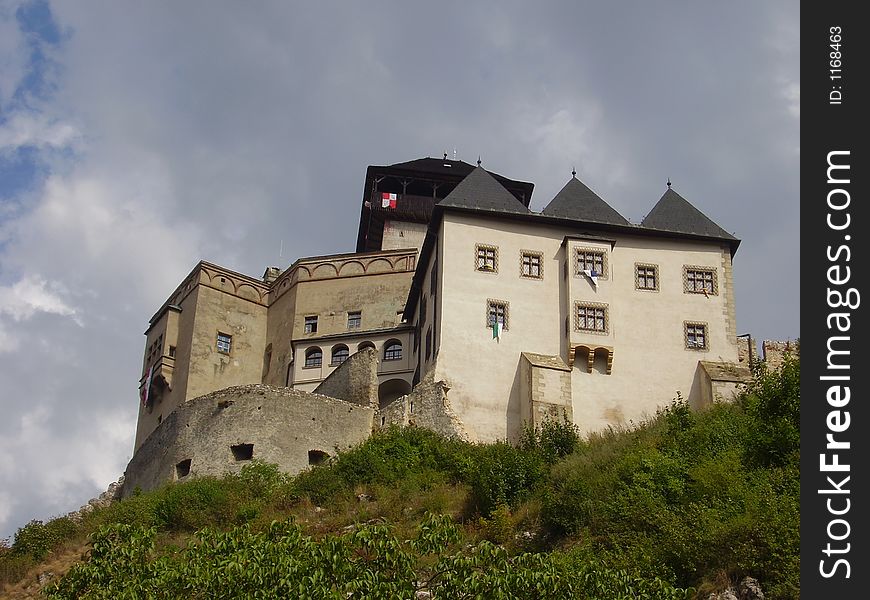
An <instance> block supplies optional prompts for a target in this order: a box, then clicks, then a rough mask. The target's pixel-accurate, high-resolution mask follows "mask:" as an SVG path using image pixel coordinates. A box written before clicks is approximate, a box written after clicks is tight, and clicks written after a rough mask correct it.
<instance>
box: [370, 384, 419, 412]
mask: <svg viewBox="0 0 870 600" xmlns="http://www.w3.org/2000/svg"><path fill="white" fill-rule="evenodd" d="M410 392H411V384H410V383H408V382H407V381H405V380H404V379H388V380H387V381H385V382H383V383H382V384H381V385H380V386H378V405H379V406H380V407H381V408H383V407H385V406H386V405H387V404H389V403H390V402H392V401H393V400H395V399H396V398H398V397H400V396H404V395H405V394H409V393H410Z"/></svg>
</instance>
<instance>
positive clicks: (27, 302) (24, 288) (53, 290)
mask: <svg viewBox="0 0 870 600" xmlns="http://www.w3.org/2000/svg"><path fill="white" fill-rule="evenodd" d="M65 293H66V291H65V290H64V288H63V286H62V285H61V284H59V283H57V282H49V281H46V280H45V279H43V278H42V277H40V276H39V275H27V276H26V277H24V278H23V279H20V280H19V281H16V282H15V283H14V284H12V285H11V286H8V287H0V315H2V314H6V315H9V316H11V317H12V318H13V319H15V320H16V321H21V320H23V319H29V318H30V317H32V316H33V315H34V314H35V313H37V312H44V313H49V314H55V315H62V316H70V315H74V314H75V312H76V311H75V309H74V308H73V307H72V306H70V305H69V304H67V302H65V301H64V300H63V299H62V298H61V296H62V295H64V294H65Z"/></svg>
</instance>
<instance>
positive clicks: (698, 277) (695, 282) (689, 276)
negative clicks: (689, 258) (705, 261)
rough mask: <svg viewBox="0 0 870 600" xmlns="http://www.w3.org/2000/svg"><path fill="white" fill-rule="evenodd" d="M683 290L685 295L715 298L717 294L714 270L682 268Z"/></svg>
mask: <svg viewBox="0 0 870 600" xmlns="http://www.w3.org/2000/svg"><path fill="white" fill-rule="evenodd" d="M683 289H684V290H685V291H686V293H687V294H704V295H705V296H710V295H713V296H715V295H716V294H718V293H719V289H718V286H717V284H716V269H710V268H704V267H689V266H686V267H683Z"/></svg>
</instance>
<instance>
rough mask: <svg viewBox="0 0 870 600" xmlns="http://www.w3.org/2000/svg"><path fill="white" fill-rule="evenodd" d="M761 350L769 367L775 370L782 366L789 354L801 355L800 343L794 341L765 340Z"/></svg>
mask: <svg viewBox="0 0 870 600" xmlns="http://www.w3.org/2000/svg"><path fill="white" fill-rule="evenodd" d="M761 351H762V354H763V356H764V362H765V364H766V365H767V368H768V369H770V370H772V371H774V370H776V369H778V368H780V367H781V366H782V363H783V361H784V360H785V357H786V356H788V355H792V356H800V344H799V343H798V342H794V341H785V342H781V341H776V340H764V341H763V342H761Z"/></svg>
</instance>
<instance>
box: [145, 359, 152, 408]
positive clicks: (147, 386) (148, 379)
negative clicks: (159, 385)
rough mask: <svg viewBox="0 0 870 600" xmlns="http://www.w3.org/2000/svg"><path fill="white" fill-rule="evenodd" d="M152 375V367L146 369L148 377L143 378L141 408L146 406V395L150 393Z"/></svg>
mask: <svg viewBox="0 0 870 600" xmlns="http://www.w3.org/2000/svg"><path fill="white" fill-rule="evenodd" d="M153 375H154V365H151V367H150V368H149V369H148V376H147V377H146V378H145V386H144V387H143V388H142V406H146V405H147V404H148V393H149V392H150V391H151V377H152V376H153Z"/></svg>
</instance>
